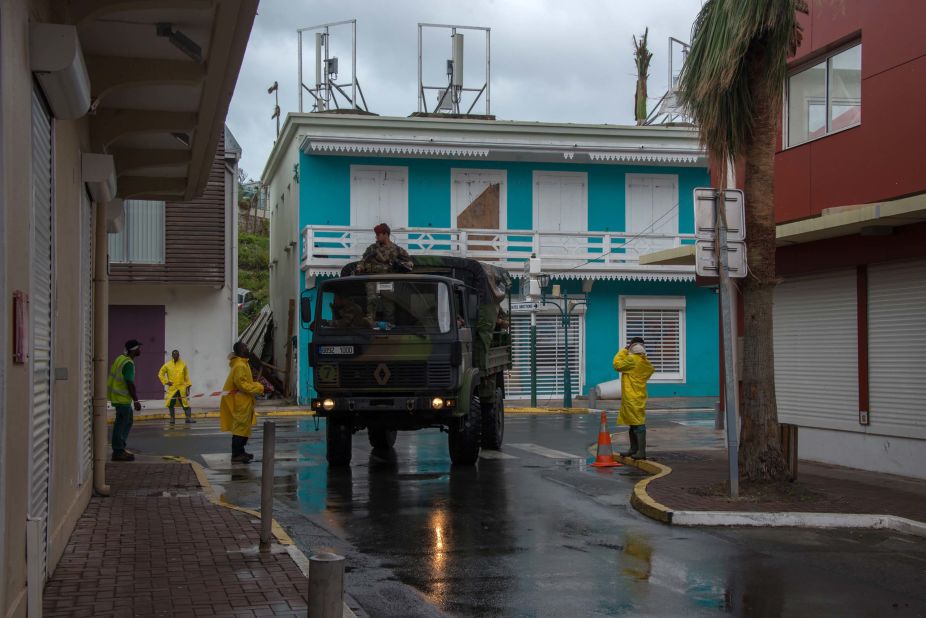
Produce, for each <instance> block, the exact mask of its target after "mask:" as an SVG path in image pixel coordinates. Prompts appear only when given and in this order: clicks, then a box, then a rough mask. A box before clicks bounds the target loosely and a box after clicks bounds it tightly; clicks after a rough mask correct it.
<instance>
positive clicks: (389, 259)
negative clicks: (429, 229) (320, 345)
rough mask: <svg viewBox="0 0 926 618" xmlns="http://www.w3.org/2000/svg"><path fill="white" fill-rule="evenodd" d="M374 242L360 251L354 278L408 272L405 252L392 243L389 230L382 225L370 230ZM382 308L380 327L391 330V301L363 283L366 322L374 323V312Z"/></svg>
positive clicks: (408, 265) (408, 267) (410, 261)
mask: <svg viewBox="0 0 926 618" xmlns="http://www.w3.org/2000/svg"><path fill="white" fill-rule="evenodd" d="M373 232H374V233H375V234H376V242H375V243H373V244H372V245H370V246H369V247H367V250H366V251H364V252H363V259H362V260H361V261H360V263H359V264H357V269H356V270H355V271H354V272H355V274H358V275H381V274H386V273H410V272H411V271H412V269H413V268H414V263H413V262H412V258H411V256H410V255H408V251H406V250H405V249H403V248H402V247H400V246H399V245H397V244H395V243H394V242H392V230H390V229H389V226H388V225H387V224H385V223H380V224H379V225H377V226H376V227H374V228H373ZM380 307H381V308H382V313H383V315H382V318H383V322H380V324H382V325H383V326H382V327H383V328H386V329H388V328H391V326H390V325H391V323H392V322H394V321H395V301H394V300H392V299H391V298H383V297H381V296H380V295H379V294H378V293H377V291H376V284H373V283H371V284H367V319H368V320H369V322H370V323H376V322H377V321H376V310H377V308H380Z"/></svg>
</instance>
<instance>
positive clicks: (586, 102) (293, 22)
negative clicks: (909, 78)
mask: <svg viewBox="0 0 926 618" xmlns="http://www.w3.org/2000/svg"><path fill="white" fill-rule="evenodd" d="M700 7H701V0H642V1H640V0H638V1H635V2H631V1H630V0H572V1H571V2H565V1H563V0H465V1H464V0H456V1H451V0H379V1H374V0H311V1H310V0H262V1H261V3H260V8H259V9H258V15H257V18H256V19H255V21H254V28H253V30H252V31H251V39H250V41H249V43H248V48H247V52H246V53H245V56H244V63H243V64H242V67H241V73H240V75H239V77H238V84H237V87H236V88H235V94H234V96H233V98H232V103H231V108H230V110H229V114H228V120H227V122H228V126H229V127H230V128H231V130H232V132H233V133H234V134H235V137H237V139H238V141H239V142H240V143H241V146H242V149H243V151H244V154H243V158H242V161H241V167H242V169H244V170H245V172H246V173H247V174H248V176H250V177H252V178H258V177H259V176H260V174H261V172H262V170H263V168H264V164H265V163H266V161H267V156H268V155H269V154H270V150H271V149H272V148H273V140H274V133H275V131H276V129H275V124H274V121H273V120H271V119H270V115H271V114H272V112H273V96H272V95H268V94H267V88H268V87H269V86H270V85H271V84H272V83H273V82H274V81H278V82H279V84H280V86H279V90H280V107H281V109H282V115H283V117H284V118H285V116H286V114H287V113H289V112H296V111H298V106H299V102H298V88H297V84H298V70H297V67H298V52H297V38H296V29H297V28H303V27H308V26H315V25H318V24H323V23H328V22H335V21H341V20H348V19H356V20H357V78H358V80H359V82H360V86H361V88H362V89H363V94H364V95H365V97H366V101H367V104H368V105H369V108H370V111H372V112H375V113H377V114H380V115H384V116H407V115H409V114H410V113H412V112H414V111H417V109H418V98H417V94H416V93H417V80H418V65H417V57H418V56H417V55H418V51H417V46H418V29H417V24H418V23H419V22H424V23H440V24H455V25H465V26H484V27H489V28H491V29H492V33H491V60H492V62H491V65H492V67H491V70H492V75H491V112H492V113H493V114H495V116H496V117H498V118H499V119H504V120H539V121H550V122H577V123H608V124H632V123H633V92H634V82H635V79H636V74H635V71H634V65H633V44H632V40H631V37H632V35H635V34H636V35H640V34H642V33H643V30H644V29H645V28H647V27H649V47H650V50H651V51H652V52H653V61H652V64H651V66H650V78H649V86H648V87H649V97H650V106H653V105H655V104H656V102H657V100H658V99H659V97H660V96H662V94H663V93H664V92H665V90H666V85H667V81H668V75H667V72H668V67H667V63H668V59H667V55H668V37H670V36H674V37H676V38H678V39H681V40H684V41H687V40H688V38H689V35H690V31H691V24H692V22H693V21H694V18H695V16H696V15H697V12H698V10H699V9H700ZM425 32H426V35H425V38H424V56H425V58H424V64H425V68H424V73H425V80H424V81H425V83H426V85H442V83H443V82H444V81H445V80H446V77H444V73H445V69H446V65H445V63H446V60H447V59H448V58H449V57H450V39H449V34H450V32H449V31H446V30H440V31H438V30H429V29H426V30H425ZM461 32H463V33H464V35H465V52H464V60H465V61H464V69H465V80H466V81H465V84H464V85H465V86H466V87H475V88H479V87H481V86H482V84H483V82H484V79H485V77H484V74H485V38H484V35H483V33H482V32H476V31H461ZM309 36H311V35H309ZM331 42H332V46H333V51H332V55H335V56H338V59H339V79H338V81H339V82H342V81H343V82H350V28H349V27H343V26H342V27H340V28H333V29H332V30H331ZM303 51H304V56H303V58H304V59H303V65H304V70H305V75H304V81H305V82H306V83H310V82H314V81H315V75H314V71H315V68H314V67H315V60H314V39H312V38H307V39H306V41H305V43H304V49H303ZM676 70H677V68H676ZM427 97H428V105H429V108H430V107H432V106H433V104H434V101H435V99H436V97H437V93H436V92H435V91H431V92H430V93H428V95H427ZM304 106H305V111H310V110H311V102H310V96H309V95H308V94H306V95H305V101H304ZM484 110H485V107H484V102H483V101H480V102H479V103H478V104H477V106H476V108H475V109H474V110H473V112H474V113H484Z"/></svg>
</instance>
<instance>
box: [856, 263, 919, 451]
mask: <svg viewBox="0 0 926 618" xmlns="http://www.w3.org/2000/svg"><path fill="white" fill-rule="evenodd" d="M868 338H869V344H868V359H869V364H868V375H869V384H870V391H869V393H870V408H871V410H870V412H871V417H870V418H871V426H870V428H869V431H871V432H873V433H879V434H887V435H893V436H904V437H909V438H921V439H926V260H917V261H912V262H899V263H888V264H876V265H872V266H870V267H869V268H868Z"/></svg>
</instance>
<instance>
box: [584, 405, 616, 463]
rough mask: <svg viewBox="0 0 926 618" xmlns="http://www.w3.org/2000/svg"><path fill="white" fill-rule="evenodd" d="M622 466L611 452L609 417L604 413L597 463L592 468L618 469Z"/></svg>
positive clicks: (596, 457)
mask: <svg viewBox="0 0 926 618" xmlns="http://www.w3.org/2000/svg"><path fill="white" fill-rule="evenodd" d="M622 465H623V464H620V463H617V462H616V461H614V455H613V453H612V452H611V434H610V433H608V416H607V413H606V412H602V413H601V429H599V430H598V454H597V455H596V456H595V463H593V464H591V466H592V467H593V468H616V467H617V466H622Z"/></svg>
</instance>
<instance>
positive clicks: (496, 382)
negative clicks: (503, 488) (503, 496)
mask: <svg viewBox="0 0 926 618" xmlns="http://www.w3.org/2000/svg"><path fill="white" fill-rule="evenodd" d="M446 259H454V260H462V258H446ZM467 262H474V261H473V260H467ZM475 264H479V263H478V262H475ZM481 268H482V266H481ZM417 270H418V268H416V271H417ZM458 271H459V269H451V270H450V271H448V272H447V273H440V270H438V274H430V273H424V272H412V273H410V274H385V275H369V276H357V275H348V276H342V277H340V278H338V279H332V280H328V281H325V282H322V283H321V284H320V285H319V287H318V289H317V294H316V299H315V306H314V308H313V311H312V314H313V316H314V321H313V322H312V326H311V328H312V331H313V338H312V341H311V343H310V344H309V365H310V366H311V367H312V368H313V379H314V387H315V390H316V392H317V395H318V396H317V397H315V398H314V399H313V400H312V408H313V410H314V411H315V412H316V414H318V415H319V416H321V417H324V418H326V419H327V427H326V431H327V444H328V454H327V457H328V461H329V463H330V464H331V465H347V464H349V463H350V458H351V441H352V435H353V434H354V433H356V432H358V431H361V430H363V429H366V430H367V432H368V436H369V441H370V445H371V446H372V447H373V448H390V447H392V446H393V445H394V443H395V440H396V433H397V431H413V430H418V429H424V428H429V427H437V428H440V429H441V430H442V431H446V432H447V433H448V446H449V450H450V457H451V460H452V461H453V462H454V463H455V464H473V463H475V461H476V460H477V458H478V456H479V450H480V448H496V449H497V448H499V447H500V446H501V441H502V436H503V432H504V405H503V399H504V370H505V369H507V368H509V367H510V362H511V361H510V349H511V347H510V335H509V333H508V332H507V328H502V327H501V326H500V324H499V322H498V320H497V316H498V310H499V303H498V299H497V296H492V298H491V302H490V303H488V306H487V303H486V302H485V301H486V294H485V290H480V287H484V284H485V282H482V286H480V285H479V284H480V281H478V280H477V281H472V280H470V281H467V277H466V276H463V275H460V274H458ZM472 272H476V271H472ZM450 275H457V276H450ZM506 276H507V275H506ZM477 279H478V277H477ZM504 281H505V282H506V285H507V281H508V280H507V279H504ZM474 283H475V285H474Z"/></svg>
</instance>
